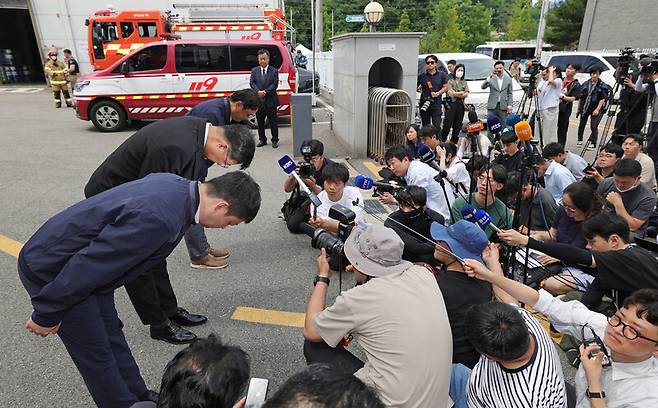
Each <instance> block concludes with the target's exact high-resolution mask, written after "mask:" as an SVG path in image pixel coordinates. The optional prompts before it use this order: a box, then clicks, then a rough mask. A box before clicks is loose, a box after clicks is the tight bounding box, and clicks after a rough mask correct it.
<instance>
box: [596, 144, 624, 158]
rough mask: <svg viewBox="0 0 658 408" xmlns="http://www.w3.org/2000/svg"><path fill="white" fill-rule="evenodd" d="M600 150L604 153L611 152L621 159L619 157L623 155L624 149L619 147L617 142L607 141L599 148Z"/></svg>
mask: <svg viewBox="0 0 658 408" xmlns="http://www.w3.org/2000/svg"><path fill="white" fill-rule="evenodd" d="M601 151H602V152H606V153H613V154H614V155H615V156H617V158H618V159H621V157H622V156H623V155H624V149H622V148H621V146H619V145H618V144H617V143H612V142H610V143H607V144H606V145H605V146H603V148H602V149H601Z"/></svg>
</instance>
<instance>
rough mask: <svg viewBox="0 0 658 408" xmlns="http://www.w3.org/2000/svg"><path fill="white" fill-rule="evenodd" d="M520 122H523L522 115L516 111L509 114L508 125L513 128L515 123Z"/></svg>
mask: <svg viewBox="0 0 658 408" xmlns="http://www.w3.org/2000/svg"><path fill="white" fill-rule="evenodd" d="M519 122H521V117H520V116H519V115H517V114H516V113H512V114H510V115H507V121H506V125H507V127H511V128H513V127H514V125H516V124H517V123H519Z"/></svg>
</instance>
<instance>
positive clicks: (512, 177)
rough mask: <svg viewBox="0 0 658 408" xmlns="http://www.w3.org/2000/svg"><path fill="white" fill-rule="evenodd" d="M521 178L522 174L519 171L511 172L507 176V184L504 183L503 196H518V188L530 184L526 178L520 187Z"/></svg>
mask: <svg viewBox="0 0 658 408" xmlns="http://www.w3.org/2000/svg"><path fill="white" fill-rule="evenodd" d="M521 176H522V173H521V172H519V171H512V172H510V173H509V174H507V182H506V183H505V190H504V191H505V194H506V195H510V194H518V192H519V187H523V186H526V185H528V184H530V180H529V179H528V177H524V178H523V182H522V183H523V184H522V185H521V184H520V183H521Z"/></svg>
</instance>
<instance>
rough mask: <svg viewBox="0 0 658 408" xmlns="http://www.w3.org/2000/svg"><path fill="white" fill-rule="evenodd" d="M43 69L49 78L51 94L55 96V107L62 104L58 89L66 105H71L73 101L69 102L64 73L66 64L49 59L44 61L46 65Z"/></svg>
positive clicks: (69, 97)
mask: <svg viewBox="0 0 658 408" xmlns="http://www.w3.org/2000/svg"><path fill="white" fill-rule="evenodd" d="M43 70H44V71H45V73H46V76H47V77H48V79H49V80H50V87H51V88H52V90H53V95H54V96H55V107H56V108H60V107H61V106H62V100H61V99H60V96H59V92H60V91H61V92H62V93H63V94H64V99H65V100H66V106H68V107H72V106H73V103H72V102H71V95H69V89H68V85H67V81H66V73H67V72H68V69H66V66H65V65H64V64H63V63H62V62H61V61H58V60H55V61H53V60H49V61H48V62H46V66H45V67H44V69H43Z"/></svg>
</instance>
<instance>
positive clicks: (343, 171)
mask: <svg viewBox="0 0 658 408" xmlns="http://www.w3.org/2000/svg"><path fill="white" fill-rule="evenodd" d="M322 177H323V178H324V181H332V182H337V181H342V182H343V183H347V181H348V180H349V179H350V171H349V170H348V169H347V166H345V165H344V164H343V163H329V164H327V165H326V166H324V169H322Z"/></svg>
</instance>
